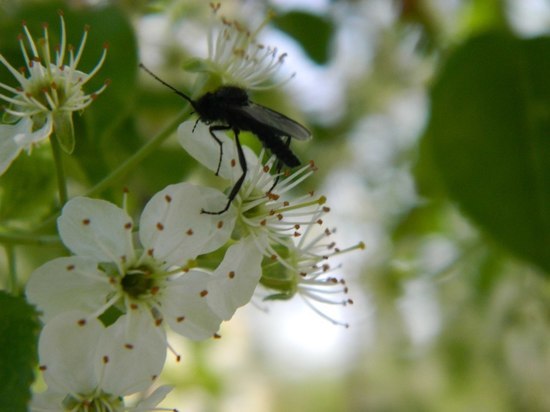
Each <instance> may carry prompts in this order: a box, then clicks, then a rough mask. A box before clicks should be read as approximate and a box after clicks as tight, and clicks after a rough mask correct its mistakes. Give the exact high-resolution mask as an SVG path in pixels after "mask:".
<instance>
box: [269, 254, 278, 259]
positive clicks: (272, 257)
mask: <svg viewBox="0 0 550 412" xmlns="http://www.w3.org/2000/svg"><path fill="white" fill-rule="evenodd" d="M270 258H271V260H277V259H278V258H277V255H271V256H270Z"/></svg>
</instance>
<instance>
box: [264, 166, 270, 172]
mask: <svg viewBox="0 0 550 412" xmlns="http://www.w3.org/2000/svg"><path fill="white" fill-rule="evenodd" d="M264 172H265V173H268V172H269V166H268V165H265V166H264Z"/></svg>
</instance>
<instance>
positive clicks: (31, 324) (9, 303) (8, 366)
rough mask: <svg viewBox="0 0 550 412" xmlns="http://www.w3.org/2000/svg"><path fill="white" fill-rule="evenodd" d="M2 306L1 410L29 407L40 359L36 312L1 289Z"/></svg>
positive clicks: (0, 320) (0, 333)
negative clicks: (38, 356) (37, 363)
mask: <svg viewBox="0 0 550 412" xmlns="http://www.w3.org/2000/svg"><path fill="white" fill-rule="evenodd" d="M0 308H1V310H0V382H1V384H0V412H4V411H5V412H8V411H9V412H19V411H26V410H27V403H28V402H29V400H30V395H31V394H30V389H29V388H30V385H31V383H32V382H33V380H34V370H35V366H36V362H37V361H36V358H37V356H36V353H37V352H36V342H37V336H38V329H39V326H38V320H37V317H36V312H35V311H34V309H33V308H32V307H30V306H29V304H28V303H27V302H25V300H24V299H22V298H16V297H13V296H9V295H7V294H6V293H4V292H1V291H0Z"/></svg>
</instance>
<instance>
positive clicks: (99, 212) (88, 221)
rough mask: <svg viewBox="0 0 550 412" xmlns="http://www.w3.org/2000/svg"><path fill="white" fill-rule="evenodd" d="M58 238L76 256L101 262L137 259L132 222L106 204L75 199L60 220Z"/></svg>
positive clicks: (66, 205)
mask: <svg viewBox="0 0 550 412" xmlns="http://www.w3.org/2000/svg"><path fill="white" fill-rule="evenodd" d="M57 227H58V230H59V235H60V236H61V239H62V240H63V243H64V244H65V245H66V246H67V247H68V248H69V249H70V250H71V251H72V252H73V253H75V254H77V255H80V256H85V257H93V258H96V259H98V260H99V261H100V262H124V261H127V260H132V259H133V258H134V248H133V245H132V219H131V218H130V216H128V214H127V213H126V212H125V211H124V210H122V209H120V208H119V207H117V206H115V205H113V204H112V203H109V202H106V201H105V200H99V199H90V198H86V197H75V198H73V199H71V200H69V201H68V202H67V204H65V206H64V207H63V211H62V213H61V216H60V217H59V219H57Z"/></svg>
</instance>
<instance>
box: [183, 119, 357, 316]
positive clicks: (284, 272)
mask: <svg viewBox="0 0 550 412" xmlns="http://www.w3.org/2000/svg"><path fill="white" fill-rule="evenodd" d="M217 137H218V139H219V140H220V141H221V142H222V146H223V148H224V149H223V158H222V162H221V167H220V171H219V176H220V177H221V178H224V179H226V180H227V181H228V185H229V187H232V186H233V184H234V183H235V182H236V181H237V179H238V178H239V177H240V176H241V174H242V169H241V167H240V165H239V162H238V156H237V149H236V145H235V142H234V141H232V139H230V138H229V137H228V136H227V135H226V134H222V133H219V134H217ZM178 139H179V142H180V144H181V145H182V146H183V148H184V149H185V150H186V151H187V152H188V153H189V154H190V155H191V156H193V157H194V158H195V159H196V160H198V161H199V162H200V163H201V164H203V165H204V166H206V167H207V168H208V169H210V170H211V171H216V169H217V165H218V161H219V156H220V150H219V146H218V144H217V143H216V142H215V141H214V139H213V138H212V136H210V133H209V131H208V126H205V125H202V124H200V123H199V124H197V125H196V127H195V125H194V123H193V122H185V123H183V124H181V125H180V127H179V129H178ZM243 151H244V154H245V158H246V162H247V166H248V173H247V176H246V178H245V181H244V183H243V186H242V188H241V190H240V191H239V193H238V194H237V196H236V198H235V200H234V201H233V203H232V205H231V207H230V208H229V211H231V212H232V213H234V216H235V217H234V219H235V222H234V223H232V224H231V225H232V226H234V233H233V235H232V236H233V238H235V239H246V240H247V241H252V242H253V243H254V245H255V246H256V248H257V250H258V252H259V253H261V255H262V256H263V258H264V259H263V263H262V277H261V280H260V283H261V284H262V285H263V286H264V287H266V288H268V289H271V291H269V290H268V291H267V293H266V294H264V298H265V299H268V300H276V299H279V300H284V299H290V298H292V297H294V296H296V295H298V296H300V297H301V298H303V299H304V301H305V302H306V304H307V305H308V306H310V307H311V308H312V309H313V310H315V311H316V312H317V313H319V314H320V315H321V316H323V317H325V318H327V319H329V320H330V321H331V322H333V323H337V324H342V322H339V321H337V320H335V319H332V318H330V316H328V315H326V314H325V313H324V312H323V311H322V310H320V309H319V308H318V307H317V306H316V305H317V304H331V305H334V304H336V305H343V306H344V305H347V304H350V303H351V302H352V301H351V299H349V298H348V297H347V296H346V295H347V291H348V290H347V286H346V284H345V282H344V280H343V279H341V278H339V277H338V276H337V275H335V274H334V271H335V270H336V269H338V267H333V266H331V264H330V262H329V260H330V258H331V257H333V256H334V255H338V254H341V253H343V252H347V251H350V250H356V249H363V248H364V245H363V243H359V244H358V245H355V246H353V247H351V248H348V249H345V250H341V249H339V248H338V247H336V245H335V243H334V242H332V241H330V236H331V235H332V230H329V229H323V227H324V221H323V218H324V215H325V214H326V213H328V212H329V210H330V209H329V208H328V207H327V206H326V205H325V201H326V199H325V197H324V196H316V195H315V194H314V193H313V192H308V193H305V194H303V195H301V196H296V197H290V196H289V195H290V193H291V192H293V191H294V189H295V188H296V187H297V186H298V185H299V184H301V183H302V182H303V181H304V180H306V179H307V178H308V177H309V176H311V174H312V173H314V171H315V170H316V168H315V166H314V164H313V163H308V164H307V165H305V166H302V167H301V168H298V169H297V170H296V171H294V172H293V173H289V174H286V173H280V172H279V174H272V173H271V170H272V169H273V167H274V164H275V162H276V158H275V157H274V156H272V157H271V158H270V159H269V160H268V161H267V162H266V163H265V164H262V162H261V161H260V159H261V158H262V157H263V155H260V158H258V157H257V156H256V155H255V154H254V152H252V150H250V149H249V148H248V147H243ZM262 153H263V152H262ZM276 179H278V182H277V183H276V184H275V180H276ZM222 216H223V214H222Z"/></svg>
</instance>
